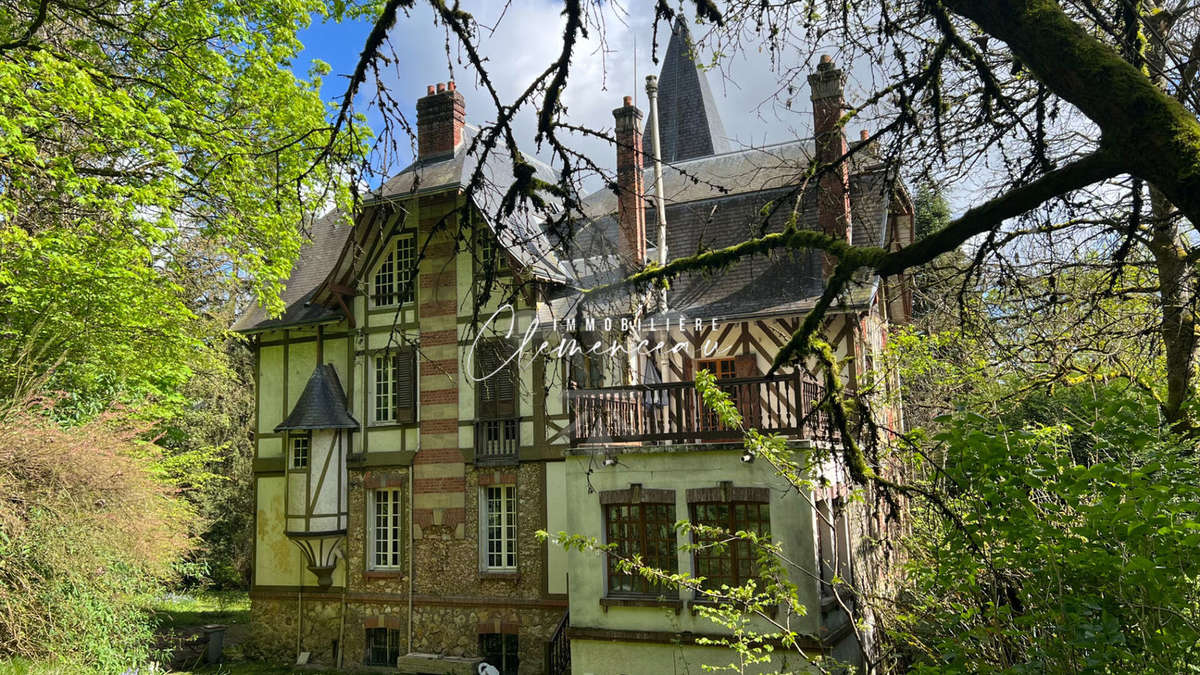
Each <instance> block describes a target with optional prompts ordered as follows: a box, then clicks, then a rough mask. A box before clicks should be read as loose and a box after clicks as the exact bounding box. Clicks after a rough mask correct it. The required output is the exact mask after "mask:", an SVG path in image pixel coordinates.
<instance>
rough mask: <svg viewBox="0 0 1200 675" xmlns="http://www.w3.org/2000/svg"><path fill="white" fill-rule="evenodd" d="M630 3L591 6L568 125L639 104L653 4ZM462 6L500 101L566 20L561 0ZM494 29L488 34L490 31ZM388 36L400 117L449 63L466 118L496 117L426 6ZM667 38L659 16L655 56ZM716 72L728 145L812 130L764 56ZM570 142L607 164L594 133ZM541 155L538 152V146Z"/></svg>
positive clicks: (804, 103) (548, 55)
mask: <svg viewBox="0 0 1200 675" xmlns="http://www.w3.org/2000/svg"><path fill="white" fill-rule="evenodd" d="M635 4H636V6H635V7H632V8H630V9H629V11H628V12H627V11H626V9H623V8H621V7H619V6H616V5H613V4H611V3H605V4H603V5H600V6H596V5H591V6H590V9H589V11H591V12H593V15H592V24H593V25H592V26H590V27H589V37H588V38H587V39H586V40H584V41H581V42H579V43H578V44H577V45H576V52H575V57H574V59H573V67H572V71H571V76H570V78H569V81H568V85H567V90H566V92H565V93H564V98H563V100H564V103H565V105H566V106H567V109H568V115H569V117H570V120H571V121H572V123H575V124H579V125H583V126H587V127H589V128H594V129H605V130H608V129H611V128H612V124H613V118H612V110H613V109H614V108H616V107H618V106H619V105H620V102H621V98H622V96H625V95H631V94H635V95H636V96H637V100H638V104H639V107H642V108H643V109H645V106H646V104H645V90H644V86H645V79H644V78H645V76H646V75H647V74H650V73H655V74H657V72H658V66H656V65H655V64H653V63H652V62H651V37H652V21H653V9H652V6H651V3H635ZM463 8H464V9H465V10H466V11H468V12H471V13H472V14H473V15H474V16H475V17H476V18H477V20H478V21H479V25H480V33H481V35H480V49H481V52H482V55H483V56H484V58H485V59H486V60H487V67H488V71H489V76H490V78H491V80H492V82H493V83H494V85H495V86H496V88H497V89H498V93H499V94H500V96H501V99H502V101H503V102H504V103H508V102H510V101H511V100H512V99H514V98H515V97H516V96H518V95H519V94H520V93H521V92H522V91H523V90H524V89H525V88H526V87H527V86H528V85H529V83H530V82H531V81H532V80H533V79H534V78H535V77H536V76H537V75H539V74H540V73H541V72H542V71H544V70H545V69H546V68H547V67H548V66H549V65H550V64H551V63H552V62H553V61H554V60H555V59H556V58H557V56H558V53H559V50H560V49H561V47H562V33H563V27H564V22H565V19H564V17H563V16H562V4H561V3H560V2H557V1H554V0H514V1H513V2H512V3H511V5H508V4H505V3H501V2H496V1H492V2H487V1H482V2H481V1H479V0H475V1H464V3H463ZM501 14H503V15H502V16H501ZM689 18H690V17H689ZM597 22H602V24H603V28H602V29H601V28H598V27H597V26H596V25H595V24H596V23H597ZM492 27H494V28H495V30H494V32H492V31H491V30H490V28H492ZM705 32H706V28H705V27H703V26H699V27H698V26H695V24H694V22H693V35H694V36H695V37H696V38H698V39H702V37H703V35H704V34H705ZM390 37H391V42H392V44H393V46H394V48H395V49H396V52H397V56H398V57H399V61H398V62H397V63H396V64H394V65H395V68H394V70H393V72H392V73H391V74H390V75H386V76H385V84H386V86H387V87H388V88H389V90H390V93H391V95H392V96H393V97H394V98H396V100H397V101H398V102H399V103H401V104H403V105H404V106H406V114H411V111H412V109H413V105H414V104H415V101H416V99H417V98H419V97H420V96H422V95H424V92H425V87H426V85H429V84H434V83H436V82H441V81H445V80H446V79H449V77H450V75H451V70H452V71H453V75H454V77H455V83H456V85H457V87H458V89H459V90H460V91H461V92H462V93H463V95H464V97H465V98H466V101H467V118H468V120H473V121H475V122H488V121H491V120H493V119H494V118H495V116H496V110H495V107H494V105H493V104H492V103H491V101H490V96H489V95H488V94H487V93H486V91H485V90H484V89H483V88H482V87H481V86H480V83H479V81H478V78H477V77H476V74H475V73H474V72H473V71H472V69H471V68H470V66H469V64H468V63H467V59H466V55H465V54H464V53H461V52H460V49H459V46H458V44H457V42H456V41H454V40H453V39H452V40H451V43H450V44H451V49H450V54H449V62H448V59H447V53H446V32H445V30H444V29H443V28H441V27H434V24H433V14H432V10H430V9H429V8H428V7H424V6H422V7H420V8H419V9H417V10H414V11H413V13H412V14H411V16H410V17H408V18H407V19H405V18H402V19H401V20H399V21H398V22H397V25H396V27H395V28H394V29H393V32H392V34H391V36H390ZM669 38H670V29H669V27H668V26H667V25H666V24H665V23H664V24H662V25H660V26H659V36H658V42H659V44H658V52H659V54H658V55H659V58H660V59H661V57H662V55H663V53H664V52H665V50H666V44H667V41H668V40H669ZM635 42H636V50H637V60H636V63H635V60H634V43H635ZM700 53H701V55H702V56H703V57H704V58H711V51H709V50H708V49H707V48H706V46H705V45H704V44H703V41H702V44H701V49H700ZM635 65H636V77H637V83H636V91H635V83H634V77H635V74H634V73H635ZM792 65H794V66H796V67H798V68H803V67H804V66H803V64H792ZM722 71H723V72H718V71H716V70H713V71H710V72H709V73H708V78H709V83H710V86H711V87H712V90H713V94H714V97H715V99H716V104H717V107H718V109H719V112H720V114H721V118H722V121H723V123H724V126H725V129H726V132H727V133H728V134H729V136H730V139H731V145H732V146H733V147H741V146H746V145H762V144H766V143H774V142H779V141H785V140H790V139H792V138H796V137H798V136H807V135H808V134H810V133H811V131H810V125H811V115H810V111H811V109H810V106H809V103H808V95H807V91H801V92H798V93H797V94H796V96H795V101H794V106H793V110H791V111H789V110H786V109H785V108H784V107H783V106H782V105H781V104H779V103H778V102H776V101H775V100H774V98H773V93H774V92H775V91H776V89H777V86H778V85H777V76H776V74H775V73H773V72H772V70H771V67H770V62H769V60H768V57H767V55H766V54H765V53H761V52H750V53H745V52H742V53H738V54H736V55H735V56H733V57H732V58H729V59H727V60H726V61H725V62H724V65H723V67H722ZM515 127H516V132H517V134H518V142H519V143H520V144H521V145H522V147H523V148H525V149H526V150H531V149H532V148H533V138H534V133H535V130H536V120H535V119H534V117H533V115H532V111H528V110H527V111H525V112H524V113H523V114H522V115H520V116H519V118H518V119H517V123H516V125H515ZM572 147H574V148H576V149H578V150H580V151H582V152H585V153H587V154H588V155H589V156H590V157H592V158H593V159H594V160H595V161H597V163H598V164H600V165H601V166H606V167H611V166H612V165H613V163H614V161H615V154H614V150H613V149H612V147H611V146H610V145H608V144H606V143H604V142H602V141H599V140H595V139H587V138H578V139H576V140H575V141H574V142H572ZM539 154H540V155H542V156H543V158H544V156H545V154H546V153H545V152H542V153H539Z"/></svg>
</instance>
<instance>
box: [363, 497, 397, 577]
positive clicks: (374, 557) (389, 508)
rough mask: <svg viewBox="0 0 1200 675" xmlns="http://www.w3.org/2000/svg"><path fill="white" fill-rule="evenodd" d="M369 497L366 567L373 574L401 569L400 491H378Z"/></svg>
mask: <svg viewBox="0 0 1200 675" xmlns="http://www.w3.org/2000/svg"><path fill="white" fill-rule="evenodd" d="M370 495H371V499H370V505H369V509H368V515H369V516H370V518H369V519H368V521H367V529H368V533H369V534H370V537H369V539H370V553H369V555H368V556H367V560H368V561H369V566H370V568H371V569H373V570H387V569H401V568H402V567H403V565H404V561H403V555H402V553H403V551H402V549H401V547H400V545H401V543H402V542H403V539H402V538H401V536H402V533H403V528H402V527H401V525H402V524H403V522H404V519H403V514H404V508H403V506H404V502H403V493H402V492H401V491H400V488H379V489H376V490H371V492H370Z"/></svg>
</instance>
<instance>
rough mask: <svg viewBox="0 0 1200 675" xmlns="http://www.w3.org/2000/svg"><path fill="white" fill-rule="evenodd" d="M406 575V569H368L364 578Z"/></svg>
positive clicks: (364, 573)
mask: <svg viewBox="0 0 1200 675" xmlns="http://www.w3.org/2000/svg"><path fill="white" fill-rule="evenodd" d="M403 576H404V570H367V571H366V572H363V579H367V580H370V579H399V578H402V577H403Z"/></svg>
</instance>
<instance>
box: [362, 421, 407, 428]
mask: <svg viewBox="0 0 1200 675" xmlns="http://www.w3.org/2000/svg"><path fill="white" fill-rule="evenodd" d="M415 426H417V423H416V422H393V421H391V420H384V421H382V422H367V428H368V429H380V430H387V429H403V428H406V427H415Z"/></svg>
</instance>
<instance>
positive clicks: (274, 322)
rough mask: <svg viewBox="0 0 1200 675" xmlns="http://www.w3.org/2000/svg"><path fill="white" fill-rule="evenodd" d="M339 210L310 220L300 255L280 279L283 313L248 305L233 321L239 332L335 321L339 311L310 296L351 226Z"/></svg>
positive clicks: (321, 279)
mask: <svg viewBox="0 0 1200 675" xmlns="http://www.w3.org/2000/svg"><path fill="white" fill-rule="evenodd" d="M343 218H344V216H343V215H342V213H341V212H340V211H337V210H333V211H330V212H329V213H327V214H325V215H324V216H322V217H320V218H318V219H317V220H316V221H314V222H313V224H312V226H311V228H310V237H309V240H308V241H307V242H305V243H304V244H302V245H301V246H300V258H299V259H298V260H297V261H296V265H295V266H294V267H292V274H291V276H289V277H288V280H287V281H286V282H285V283H284V287H283V293H281V294H280V299H281V300H283V305H284V310H283V314H281V315H280V316H278V317H276V318H274V319H272V318H270V317H269V316H267V312H266V310H264V309H263V308H262V307H259V306H258V305H251V306H250V308H249V309H247V310H246V311H245V312H244V313H243V314H242V315H241V316H240V317H238V320H237V321H235V322H234V324H233V330H235V331H237V332H240V333H254V332H259V331H264V330H271V329H273V328H282V327H285V326H303V325H310V324H317V323H325V322H328V321H337V320H339V319H340V318H341V316H342V315H341V313H340V312H337V311H335V310H332V309H329V308H327V307H323V306H321V305H319V304H314V303H312V302H311V301H312V299H313V296H314V295H315V294H316V292H317V290H318V289H319V288H320V286H321V282H323V281H325V277H326V276H327V275H328V274H329V270H330V269H332V268H333V266H334V264H335V263H336V262H337V260H338V257H339V256H340V255H341V252H342V248H343V247H345V245H346V242H347V240H349V238H350V232H351V231H352V230H353V229H354V228H352V227H350V226H349V225H347V224H346V223H345V222H343Z"/></svg>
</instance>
